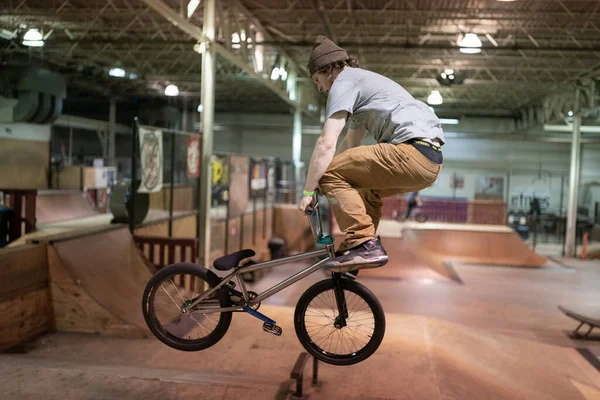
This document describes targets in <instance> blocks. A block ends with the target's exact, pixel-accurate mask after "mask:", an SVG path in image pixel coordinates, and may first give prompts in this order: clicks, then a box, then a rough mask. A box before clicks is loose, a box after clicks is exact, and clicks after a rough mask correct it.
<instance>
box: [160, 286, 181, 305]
mask: <svg viewBox="0 0 600 400" xmlns="http://www.w3.org/2000/svg"><path fill="white" fill-rule="evenodd" d="M160 288H161V289H162V290H164V292H165V293H166V294H167V296H169V298H170V299H171V301H172V302H173V304H175V307H177V309H180V308H179V305H178V304H177V302H176V301H175V299H174V298H173V297H172V296H171V293H169V292H168V291H167V289H165V288H164V287H163V285H162V283H161V284H160Z"/></svg>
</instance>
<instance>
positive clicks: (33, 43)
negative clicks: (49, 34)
mask: <svg viewBox="0 0 600 400" xmlns="http://www.w3.org/2000/svg"><path fill="white" fill-rule="evenodd" d="M43 39H44V37H43V36H42V34H41V33H40V31H39V30H37V29H30V30H28V31H27V32H26V33H25V35H23V45H24V46H29V47H42V46H43V45H44V40H43Z"/></svg>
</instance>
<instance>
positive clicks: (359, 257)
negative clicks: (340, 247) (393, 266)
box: [325, 238, 389, 272]
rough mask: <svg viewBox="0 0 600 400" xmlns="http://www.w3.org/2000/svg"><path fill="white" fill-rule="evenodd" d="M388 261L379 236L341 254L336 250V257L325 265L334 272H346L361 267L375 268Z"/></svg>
mask: <svg viewBox="0 0 600 400" xmlns="http://www.w3.org/2000/svg"><path fill="white" fill-rule="evenodd" d="M388 261H389V258H388V256H387V253H386V251H385V249H384V248H383V246H382V245H381V240H380V239H379V238H377V239H372V240H369V241H368V242H364V243H361V244H359V245H358V246H356V247H353V248H351V249H348V250H346V251H344V252H342V254H339V252H336V257H335V258H333V259H331V261H329V262H328V263H327V264H326V265H325V266H326V267H327V268H330V269H331V270H332V271H334V272H348V271H353V270H357V269H362V268H377V267H381V266H384V265H385V264H387V262H388Z"/></svg>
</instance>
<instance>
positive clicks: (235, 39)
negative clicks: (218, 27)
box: [231, 32, 240, 43]
mask: <svg viewBox="0 0 600 400" xmlns="http://www.w3.org/2000/svg"><path fill="white" fill-rule="evenodd" d="M239 42H240V35H239V33H237V32H233V33H232V34H231V43H239Z"/></svg>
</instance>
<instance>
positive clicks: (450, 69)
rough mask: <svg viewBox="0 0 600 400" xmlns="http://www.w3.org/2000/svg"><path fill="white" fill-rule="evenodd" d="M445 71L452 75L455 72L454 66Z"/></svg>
mask: <svg viewBox="0 0 600 400" xmlns="http://www.w3.org/2000/svg"><path fill="white" fill-rule="evenodd" d="M444 73H445V74H446V75H452V74H453V73H454V70H453V69H452V68H447V69H445V70H444Z"/></svg>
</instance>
